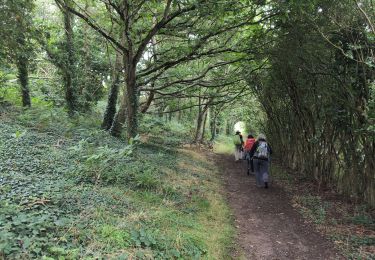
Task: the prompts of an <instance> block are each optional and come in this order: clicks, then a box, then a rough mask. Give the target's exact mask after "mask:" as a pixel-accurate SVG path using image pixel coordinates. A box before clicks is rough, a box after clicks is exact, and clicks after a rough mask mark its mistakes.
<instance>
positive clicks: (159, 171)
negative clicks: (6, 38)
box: [0, 108, 233, 259]
mask: <svg viewBox="0 0 375 260" xmlns="http://www.w3.org/2000/svg"><path fill="white" fill-rule="evenodd" d="M43 109H46V108H43ZM40 112H41V111H40V110H38V109H32V110H29V111H27V112H22V113H20V111H13V112H11V113H6V114H2V116H1V120H2V124H1V125H0V130H1V131H0V132H1V135H0V153H1V161H0V169H1V179H0V197H1V200H0V203H1V207H0V230H1V233H0V257H1V256H2V257H5V256H8V257H10V258H18V259H20V258H23V259H25V258H41V257H44V258H45V259H49V258H53V259H56V258H58V257H65V259H76V258H82V257H84V258H86V259H97V258H102V257H122V258H127V257H135V256H136V257H139V258H141V259H176V258H180V257H181V258H189V259H198V258H201V257H205V258H206V257H207V258H209V259H220V258H221V259H222V258H224V257H225V255H226V254H227V253H228V250H229V246H230V243H231V242H230V241H231V237H232V234H233V230H232V228H231V225H230V223H229V221H230V218H229V212H228V209H227V206H226V205H225V203H224V201H223V198H222V196H221V195H220V193H219V192H218V190H219V187H220V183H219V181H218V180H217V178H216V173H217V172H216V170H215V166H214V165H213V164H212V163H211V162H209V160H207V158H200V157H199V156H198V155H197V154H196V153H195V152H194V151H189V150H181V149H178V148H177V147H176V140H175V142H174V143H173V146H168V144H167V143H166V142H165V143H164V145H166V146H164V147H161V146H157V145H155V144H152V143H147V142H142V141H138V140H134V143H133V144H130V145H127V144H126V143H124V142H123V141H121V140H119V139H116V138H114V137H111V136H109V135H108V134H107V133H105V132H103V131H100V130H97V129H96V127H95V122H92V121H90V120H87V119H85V118H84V117H79V118H77V119H76V121H71V120H67V119H66V118H65V116H64V115H63V114H62V111H59V110H56V109H50V111H49V112H43V116H40V114H39V113H40ZM148 124H151V122H149V123H148ZM155 129H156V128H155ZM164 130H168V127H167V126H165V127H164ZM157 135H158V133H157V131H156V133H155V135H154V138H156V137H157ZM149 138H150V137H149ZM162 138H163V137H162V136H159V137H158V139H159V140H161V139H162ZM137 142H138V143H139V144H137V149H136V150H135V143H137Z"/></svg>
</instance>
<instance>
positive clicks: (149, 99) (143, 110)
mask: <svg viewBox="0 0 375 260" xmlns="http://www.w3.org/2000/svg"><path fill="white" fill-rule="evenodd" d="M152 87H154V84H152ZM154 97H155V91H150V94H149V96H148V97H147V101H146V103H145V104H144V105H143V107H142V109H141V113H142V114H144V113H146V112H147V110H148V109H149V108H150V105H151V103H152V101H153V100H154Z"/></svg>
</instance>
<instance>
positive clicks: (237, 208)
mask: <svg viewBox="0 0 375 260" xmlns="http://www.w3.org/2000/svg"><path fill="white" fill-rule="evenodd" d="M215 160H216V161H217V163H218V166H219V167H220V169H222V174H223V179H224V182H225V187H226V192H227V198H228V202H229V205H230V207H231V208H232V210H233V212H234V218H235V225H236V228H237V238H236V245H237V248H238V249H237V250H236V251H235V252H233V258H234V259H267V260H273V259H288V260H297V259H298V260H300V259H309V260H315V259H324V260H327V259H344V258H343V257H341V256H340V255H339V254H338V253H337V252H336V250H335V249H334V248H333V244H332V242H330V241H328V240H327V239H325V238H324V237H323V236H322V235H320V234H319V233H317V232H316V231H315V230H314V229H313V227H312V226H311V225H310V224H308V223H305V222H304V220H303V218H302V216H301V215H300V214H299V213H298V212H297V211H296V210H295V209H294V208H293V207H292V205H291V204H290V199H289V197H288V195H287V194H286V192H284V191H283V190H282V188H281V187H279V186H278V185H277V183H275V182H273V183H272V184H271V185H270V188H269V189H264V188H263V189H262V188H257V187H256V186H255V178H254V176H253V175H250V176H248V175H247V174H246V163H245V162H244V161H240V162H235V161H234V158H233V156H229V155H215Z"/></svg>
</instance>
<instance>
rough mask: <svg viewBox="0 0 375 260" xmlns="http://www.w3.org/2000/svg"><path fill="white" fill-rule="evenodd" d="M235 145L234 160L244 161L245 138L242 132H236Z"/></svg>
mask: <svg viewBox="0 0 375 260" xmlns="http://www.w3.org/2000/svg"><path fill="white" fill-rule="evenodd" d="M233 143H234V146H235V150H234V159H235V161H238V160H239V159H242V156H241V154H242V151H243V144H244V141H243V137H242V135H241V132H240V131H236V134H235V135H234V137H233Z"/></svg>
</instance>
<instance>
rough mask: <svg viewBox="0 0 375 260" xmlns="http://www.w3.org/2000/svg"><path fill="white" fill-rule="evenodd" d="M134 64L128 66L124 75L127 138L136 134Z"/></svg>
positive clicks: (136, 92) (136, 112) (136, 107)
mask: <svg viewBox="0 0 375 260" xmlns="http://www.w3.org/2000/svg"><path fill="white" fill-rule="evenodd" d="M135 70H136V68H135V66H133V65H132V64H131V65H130V66H129V70H128V74H127V75H126V90H127V93H126V94H127V95H126V96H125V98H126V105H127V128H126V130H127V139H128V140H130V138H134V137H136V136H137V135H138V91H137V87H136V81H135V75H136V73H135Z"/></svg>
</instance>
